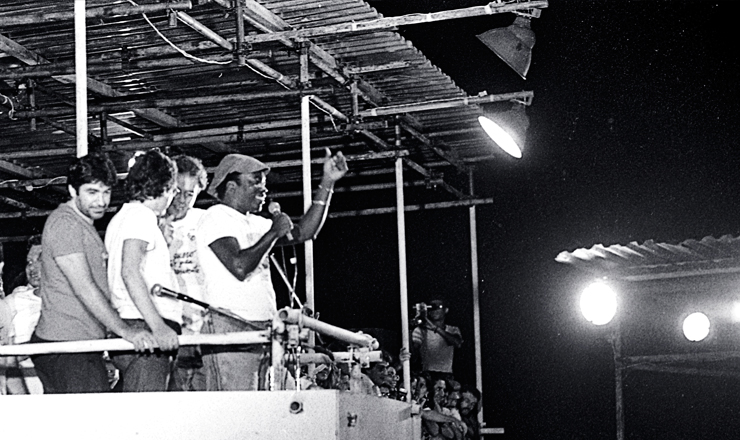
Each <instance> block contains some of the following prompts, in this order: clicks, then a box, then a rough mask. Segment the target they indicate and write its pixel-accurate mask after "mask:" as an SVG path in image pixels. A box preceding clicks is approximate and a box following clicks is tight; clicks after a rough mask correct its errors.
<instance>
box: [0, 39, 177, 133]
mask: <svg viewBox="0 0 740 440" xmlns="http://www.w3.org/2000/svg"><path fill="white" fill-rule="evenodd" d="M0 51H3V52H7V53H9V54H10V55H13V56H14V57H16V58H18V59H19V60H20V61H22V62H24V63H26V64H28V65H31V66H35V65H39V64H50V62H49V61H48V60H47V59H45V58H44V57H42V56H40V55H38V54H36V53H35V52H33V51H30V50H28V49H26V48H25V47H23V45H21V44H18V43H17V42H15V41H13V40H11V39H10V38H8V37H5V36H3V35H0ZM52 78H53V79H55V80H56V81H59V82H60V83H62V84H74V82H75V76H74V75H55V76H52ZM87 87H88V89H90V90H92V91H93V92H95V93H98V94H100V95H103V96H107V97H120V96H124V94H123V93H121V92H119V91H117V90H115V89H113V88H112V87H111V86H109V85H108V84H105V83H103V82H101V81H98V80H96V79H93V78H88V79H87ZM133 111H134V113H136V114H137V115H138V116H140V117H142V118H145V119H148V120H150V121H152V122H154V123H155V124H158V125H160V126H162V127H182V126H186V125H187V124H184V123H182V122H180V121H178V120H177V119H175V118H173V117H172V116H170V115H168V114H166V113H165V112H163V111H161V110H158V109H151V110H142V111H139V110H137V109H134V110H133Z"/></svg>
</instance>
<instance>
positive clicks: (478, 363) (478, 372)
mask: <svg viewBox="0 0 740 440" xmlns="http://www.w3.org/2000/svg"><path fill="white" fill-rule="evenodd" d="M468 181H469V188H470V195H473V171H472V170H470V171H468ZM475 214H476V213H475V205H472V206H471V207H470V208H468V215H469V217H470V277H471V280H472V289H473V335H474V338H475V387H476V388H478V391H480V392H481V393H482V392H483V356H482V355H481V336H480V285H479V283H478V226H477V221H476V215H475ZM482 408H483V403H482V402H481V411H479V412H478V423H479V424H480V425H481V426H483V410H482Z"/></svg>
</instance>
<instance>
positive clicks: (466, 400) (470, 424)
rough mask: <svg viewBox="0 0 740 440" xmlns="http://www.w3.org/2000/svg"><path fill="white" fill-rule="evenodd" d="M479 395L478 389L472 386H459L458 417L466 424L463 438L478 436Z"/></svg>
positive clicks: (476, 437) (470, 439)
mask: <svg viewBox="0 0 740 440" xmlns="http://www.w3.org/2000/svg"><path fill="white" fill-rule="evenodd" d="M480 397H481V394H480V391H478V389H477V388H475V387H473V386H470V385H463V386H462V387H461V388H460V405H459V407H460V418H461V419H462V421H463V423H465V426H466V432H465V437H464V438H465V440H478V439H479V438H480V424H479V423H478V413H479V412H480Z"/></svg>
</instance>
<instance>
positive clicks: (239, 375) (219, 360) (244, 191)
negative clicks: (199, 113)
mask: <svg viewBox="0 0 740 440" xmlns="http://www.w3.org/2000/svg"><path fill="white" fill-rule="evenodd" d="M269 171H270V168H269V167H268V166H267V165H265V164H264V163H262V162H260V161H258V160H257V159H254V158H253V157H250V156H245V155H241V154H229V155H227V156H226V157H224V158H223V160H222V161H221V163H220V164H219V165H218V168H217V169H216V171H215V172H214V176H213V181H212V182H211V184H210V186H209V187H208V193H209V194H211V195H212V196H214V197H216V198H218V199H219V201H220V202H221V203H220V204H218V205H215V206H212V207H210V208H209V209H208V210H207V211H206V213H205V215H203V218H202V220H201V222H200V225H199V227H198V235H197V242H198V258H199V259H200V264H201V267H202V268H203V272H204V274H205V281H206V298H205V300H206V302H208V303H209V304H211V305H213V306H217V307H221V308H226V309H230V310H231V311H232V312H234V313H235V314H237V315H238V316H240V317H241V318H243V320H244V321H245V322H243V321H237V320H235V319H232V318H229V317H224V316H221V315H218V314H210V315H209V316H210V319H208V320H207V321H206V325H205V326H204V327H205V328H204V332H207V333H226V332H236V331H250V330H263V329H266V328H268V327H269V325H270V322H271V320H272V319H273V316H274V315H275V313H276V312H277V306H276V302H275V291H274V289H273V286H272V281H271V279H270V265H269V259H268V255H269V253H270V250H271V249H272V248H273V246H275V245H276V244H277V245H282V244H296V243H303V242H304V241H306V240H310V239H313V238H314V237H315V236H316V235H317V234H318V232H319V230H320V229H321V226H322V225H323V223H324V220H325V219H326V214H327V208H328V207H329V203H330V200H331V195H332V193H333V192H334V184H335V182H336V181H337V180H339V179H340V178H342V176H344V174H345V173H346V172H347V162H346V160H345V158H344V156H343V155H342V153H341V152H340V153H337V154H336V155H334V156H332V155H331V152H330V151H329V150H328V149H327V150H326V157H325V159H324V168H323V171H324V172H323V176H322V178H321V184H320V185H319V186H318V190H317V191H316V193H315V194H314V199H313V203H312V205H311V207H310V208H309V209H308V211H306V213H305V214H304V215H303V217H302V218H301V219H300V221H299V222H298V223H297V224H296V225H293V222H292V221H291V220H290V217H288V216H287V215H286V214H283V213H276V214H274V215H273V217H272V219H267V218H264V217H261V216H259V215H256V214H257V213H259V212H260V211H261V210H262V206H263V205H264V203H265V198H266V195H267V187H266V186H265V184H266V181H267V173H268V172H269ZM203 354H204V356H203V362H204V366H205V368H206V381H207V388H208V390H209V391H211V390H214V391H215V390H256V389H258V388H259V379H258V378H259V376H260V374H259V370H260V364H261V359H262V358H263V356H264V355H265V348H264V347H262V346H255V345H252V346H249V347H241V348H240V347H204V353H203Z"/></svg>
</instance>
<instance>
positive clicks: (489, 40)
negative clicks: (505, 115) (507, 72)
mask: <svg viewBox="0 0 740 440" xmlns="http://www.w3.org/2000/svg"><path fill="white" fill-rule="evenodd" d="M476 37H478V39H479V40H480V41H481V42H483V44H485V45H486V46H487V47H488V48H489V49H491V50H492V51H493V53H495V54H496V55H497V56H498V57H499V58H501V59H502V60H504V62H505V63H506V64H508V65H509V67H511V68H512V69H514V71H515V72H516V73H518V74H519V76H521V77H522V79H527V72H529V65H530V64H532V48H533V47H534V42H535V37H534V32H532V29H531V28H530V20H529V19H528V18H525V17H517V18H516V19H515V20H514V23H512V24H511V25H510V26H507V27H505V28H496V29H491V30H490V31H487V32H484V33H482V34H480V35H476Z"/></svg>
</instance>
